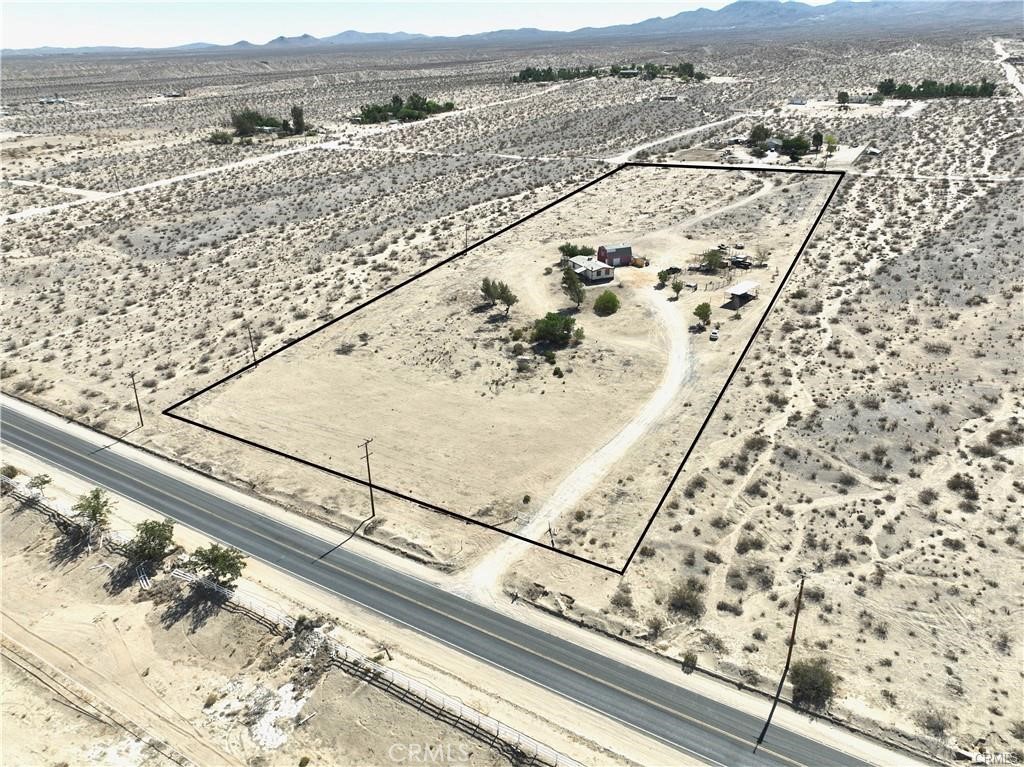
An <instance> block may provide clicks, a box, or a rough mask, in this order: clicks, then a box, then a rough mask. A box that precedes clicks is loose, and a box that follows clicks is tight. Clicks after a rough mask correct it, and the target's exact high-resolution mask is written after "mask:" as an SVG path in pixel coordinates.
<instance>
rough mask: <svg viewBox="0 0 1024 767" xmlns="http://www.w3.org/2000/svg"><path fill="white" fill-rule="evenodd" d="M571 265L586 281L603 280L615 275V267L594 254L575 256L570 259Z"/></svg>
mask: <svg viewBox="0 0 1024 767" xmlns="http://www.w3.org/2000/svg"><path fill="white" fill-rule="evenodd" d="M569 267H570V268H571V269H572V270H573V271H574V272H576V274H578V275H579V276H580V279H582V280H583V281H584V282H602V281H604V280H610V279H611V278H612V277H614V276H615V267H613V266H609V265H608V264H605V263H602V262H601V261H598V260H597V259H596V258H594V257H593V256H573V257H572V258H570V259H569Z"/></svg>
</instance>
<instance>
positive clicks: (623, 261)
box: [597, 243, 633, 266]
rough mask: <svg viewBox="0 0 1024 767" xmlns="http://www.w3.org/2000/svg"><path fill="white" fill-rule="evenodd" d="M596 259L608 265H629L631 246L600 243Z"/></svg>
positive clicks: (631, 253) (631, 259)
mask: <svg viewBox="0 0 1024 767" xmlns="http://www.w3.org/2000/svg"><path fill="white" fill-rule="evenodd" d="M597 260H598V261H600V262H601V263H604V264H608V266H629V265H630V264H632V263H633V246H632V245H627V244H625V243H623V244H621V245H601V246H600V247H598V249H597Z"/></svg>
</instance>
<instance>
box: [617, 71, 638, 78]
mask: <svg viewBox="0 0 1024 767" xmlns="http://www.w3.org/2000/svg"><path fill="white" fill-rule="evenodd" d="M639 74H640V70H639V69H620V70H619V77H637V76H638V75H639Z"/></svg>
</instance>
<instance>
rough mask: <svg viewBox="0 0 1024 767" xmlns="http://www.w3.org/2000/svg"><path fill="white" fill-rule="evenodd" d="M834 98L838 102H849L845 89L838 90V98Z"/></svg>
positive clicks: (848, 95)
mask: <svg viewBox="0 0 1024 767" xmlns="http://www.w3.org/2000/svg"><path fill="white" fill-rule="evenodd" d="M836 100H837V101H838V102H839V103H840V104H849V103H850V94H849V93H847V92H846V91H839V96H838V98H837V99H836Z"/></svg>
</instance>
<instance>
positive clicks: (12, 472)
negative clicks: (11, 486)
mask: <svg viewBox="0 0 1024 767" xmlns="http://www.w3.org/2000/svg"><path fill="white" fill-rule="evenodd" d="M0 474H3V475H4V476H5V477H7V479H14V478H15V477H16V476H18V470H17V469H16V468H14V466H13V465H12V464H9V463H5V464H4V467H3V468H2V469H0Z"/></svg>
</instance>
